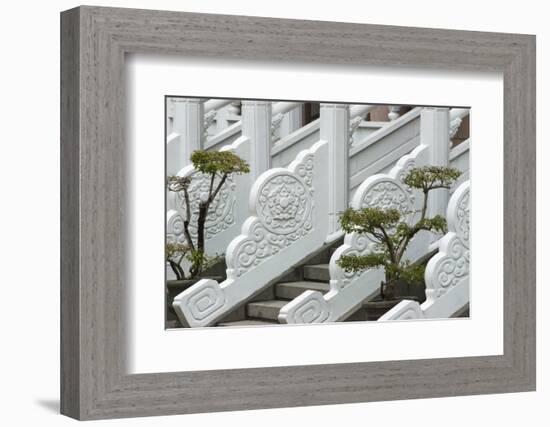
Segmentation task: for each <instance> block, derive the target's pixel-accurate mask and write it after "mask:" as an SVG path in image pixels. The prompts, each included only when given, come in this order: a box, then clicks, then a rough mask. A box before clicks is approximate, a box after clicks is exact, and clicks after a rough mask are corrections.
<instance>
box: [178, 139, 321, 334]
mask: <svg viewBox="0 0 550 427" xmlns="http://www.w3.org/2000/svg"><path fill="white" fill-rule="evenodd" d="M327 163H328V142H327V141H319V142H317V143H315V144H314V145H313V146H312V147H311V148H310V149H308V150H304V151H302V152H301V153H300V155H298V157H297V158H296V160H295V161H293V162H292V163H291V164H290V165H289V166H288V167H287V168H273V169H270V170H268V171H266V172H264V173H263V174H261V175H260V176H259V178H258V179H257V180H256V182H255V183H254V185H253V186H252V190H251V193H250V199H249V215H250V216H249V217H248V218H247V219H246V220H245V221H244V223H243V225H242V229H241V234H240V235H239V236H237V237H236V238H235V239H233V240H232V241H231V243H230V244H229V246H228V247H227V252H226V262H227V266H228V269H227V279H226V280H225V281H223V282H222V283H218V282H216V281H214V280H209V279H202V280H200V281H199V282H197V283H196V284H195V285H193V286H191V287H190V288H188V289H187V290H185V291H184V292H182V293H180V294H179V295H177V296H176V298H175V299H174V302H173V307H174V309H175V311H176V314H177V315H178V318H179V319H180V321H181V322H182V324H184V325H185V326H189V327H201V326H210V325H213V324H215V323H216V322H217V321H219V320H220V319H221V318H223V317H224V316H226V315H227V314H228V313H230V312H231V311H232V310H234V309H235V308H236V307H237V306H239V305H240V304H242V303H243V302H244V301H246V300H247V299H248V298H250V297H252V296H254V295H255V294H257V293H259V292H261V291H262V290H263V289H264V288H265V287H266V286H268V285H269V282H270V280H271V279H272V278H273V277H277V275H280V274H282V273H283V272H284V271H286V270H287V269H289V268H290V267H292V266H293V265H294V264H295V263H296V261H297V260H299V259H300V257H305V256H307V254H309V253H311V252H312V251H315V250H317V249H319V248H320V247H321V246H322V245H323V243H324V241H325V237H326V235H327V230H328V218H327V215H326V212H327V209H328V206H327V198H326V194H325V192H324V189H326V188H327V187H328V175H327V174H326V164H327Z"/></svg>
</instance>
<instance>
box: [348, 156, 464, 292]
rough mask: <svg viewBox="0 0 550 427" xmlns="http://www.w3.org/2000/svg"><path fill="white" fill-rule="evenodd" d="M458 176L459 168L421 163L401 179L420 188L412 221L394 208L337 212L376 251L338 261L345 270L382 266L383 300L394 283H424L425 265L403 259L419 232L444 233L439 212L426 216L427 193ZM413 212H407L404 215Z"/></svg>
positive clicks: (354, 270)
mask: <svg viewBox="0 0 550 427" xmlns="http://www.w3.org/2000/svg"><path fill="white" fill-rule="evenodd" d="M459 176H460V171H459V170H458V169H455V168H450V167H439V166H424V167H420V168H414V169H412V170H411V171H409V172H408V174H407V175H406V176H405V178H404V179H403V182H404V183H405V184H406V185H408V186H410V187H413V188H417V189H420V190H422V193H423V204H422V209H421V211H420V215H419V218H418V220H417V221H416V222H415V223H414V224H410V223H409V222H407V221H406V218H404V217H403V216H402V214H401V212H400V211H399V210H397V209H394V208H380V207H367V208H362V209H352V208H349V209H346V210H345V211H344V212H342V213H341V215H340V225H341V227H342V230H344V231H345V232H346V233H352V232H355V233H360V234H368V235H369V237H370V238H371V239H372V240H373V241H374V242H375V243H376V245H375V248H376V250H375V251H374V252H372V253H369V254H366V255H343V256H341V257H340V258H339V259H338V260H337V264H338V265H339V266H340V267H341V268H343V269H344V270H345V271H347V272H357V271H362V270H365V269H368V268H375V267H383V268H384V271H385V281H384V282H382V283H381V284H380V296H381V298H382V300H389V299H393V298H395V297H396V295H395V290H396V285H397V283H399V282H402V283H405V284H406V285H407V289H410V286H411V285H418V284H421V283H423V278H424V269H425V266H424V265H423V264H421V263H414V262H410V261H408V260H404V259H403V257H404V255H405V252H406V250H407V247H408V246H409V243H410V242H411V240H412V239H413V237H414V236H415V235H417V234H418V233H419V232H420V231H422V230H426V231H432V232H438V233H444V232H446V231H447V222H446V220H445V218H443V217H442V216H441V215H435V216H434V217H432V218H427V208H428V195H429V193H430V192H431V191H432V190H435V189H438V188H447V189H448V188H450V186H451V185H452V184H453V183H454V182H455V181H456V180H457V178H458V177H459ZM410 213H412V212H406V213H405V215H407V214H410Z"/></svg>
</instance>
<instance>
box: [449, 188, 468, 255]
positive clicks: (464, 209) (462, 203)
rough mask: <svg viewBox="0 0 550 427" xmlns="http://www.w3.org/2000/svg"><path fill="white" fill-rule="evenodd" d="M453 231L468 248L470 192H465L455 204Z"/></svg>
mask: <svg viewBox="0 0 550 427" xmlns="http://www.w3.org/2000/svg"><path fill="white" fill-rule="evenodd" d="M455 218H456V219H455V224H454V227H453V228H454V231H455V232H456V233H457V234H458V236H459V237H460V240H462V243H463V244H464V245H466V246H468V247H469V246H470V192H469V191H466V192H464V194H462V196H461V197H460V200H459V201H458V203H457V209H456V214H455Z"/></svg>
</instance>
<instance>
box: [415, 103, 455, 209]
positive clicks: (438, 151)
mask: <svg viewBox="0 0 550 427" xmlns="http://www.w3.org/2000/svg"><path fill="white" fill-rule="evenodd" d="M420 142H421V144H424V145H427V146H428V147H429V160H428V164H429V165H432V166H449V109H448V108H433V107H426V108H424V109H423V110H422V113H421V116H420ZM448 203H449V190H447V189H445V188H442V189H437V190H434V191H431V192H430V195H429V198H428V215H429V216H430V217H433V216H434V215H442V216H443V217H445V212H446V211H447V205H448Z"/></svg>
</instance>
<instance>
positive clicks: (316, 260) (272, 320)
mask: <svg viewBox="0 0 550 427" xmlns="http://www.w3.org/2000/svg"><path fill="white" fill-rule="evenodd" d="M341 244H342V239H338V240H337V241H335V242H334V243H332V244H330V245H326V246H325V247H323V248H322V249H321V250H320V251H319V252H318V253H316V254H315V255H313V256H312V257H309V258H308V259H307V261H304V262H303V263H301V264H300V265H298V266H296V267H295V268H293V269H292V270H291V271H290V272H288V273H286V274H285V275H284V276H283V277H281V278H280V279H279V280H278V281H277V282H276V283H274V284H273V285H272V286H271V287H269V288H268V289H267V290H265V291H264V292H262V293H261V294H260V295H258V296H256V297H255V298H253V299H252V300H251V301H249V302H248V303H246V304H245V305H244V308H243V310H242V311H241V316H242V318H241V319H237V320H226V319H224V320H222V321H221V322H220V323H218V325H217V326H257V325H269V324H278V323H279V320H278V316H279V311H280V310H281V308H282V307H283V306H284V305H286V304H287V303H288V302H289V301H291V300H293V299H294V298H296V297H297V296H299V295H301V294H302V293H303V292H305V291H307V290H314V291H319V292H321V293H323V294H324V293H326V292H328V291H329V280H330V277H329V270H328V262H329V260H330V257H331V256H332V254H333V253H334V251H335V250H336V248H337V247H338V246H340V245H341ZM234 317H235V313H232V314H231V315H229V316H228V318H234Z"/></svg>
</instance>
